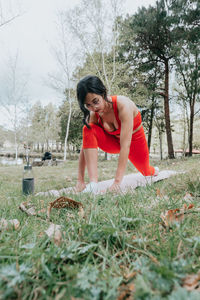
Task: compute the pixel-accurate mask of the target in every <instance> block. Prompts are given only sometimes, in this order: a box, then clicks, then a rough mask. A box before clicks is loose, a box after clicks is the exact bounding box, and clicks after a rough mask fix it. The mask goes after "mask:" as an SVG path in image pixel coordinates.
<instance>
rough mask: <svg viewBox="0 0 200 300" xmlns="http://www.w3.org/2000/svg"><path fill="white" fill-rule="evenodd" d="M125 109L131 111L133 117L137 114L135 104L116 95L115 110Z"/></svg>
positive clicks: (125, 97)
mask: <svg viewBox="0 0 200 300" xmlns="http://www.w3.org/2000/svg"><path fill="white" fill-rule="evenodd" d="M124 107H125V108H127V109H129V110H132V111H133V113H134V115H135V114H136V113H137V112H138V108H137V106H136V105H135V103H134V102H133V101H132V100H131V99H130V98H129V97H127V96H122V95H117V108H118V110H120V109H122V108H124Z"/></svg>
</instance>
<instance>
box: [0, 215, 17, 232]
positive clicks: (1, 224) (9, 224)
mask: <svg viewBox="0 0 200 300" xmlns="http://www.w3.org/2000/svg"><path fill="white" fill-rule="evenodd" d="M19 225H20V222H19V221H18V220H17V219H12V220H6V219H3V218H2V219H0V230H8V229H15V230H17V229H18V228H19Z"/></svg>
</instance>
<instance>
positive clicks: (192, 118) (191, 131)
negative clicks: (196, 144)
mask: <svg viewBox="0 0 200 300" xmlns="http://www.w3.org/2000/svg"><path fill="white" fill-rule="evenodd" d="M194 103H195V102H194V101H193V100H192V104H191V106H190V132H189V156H192V143H193V123H194Z"/></svg>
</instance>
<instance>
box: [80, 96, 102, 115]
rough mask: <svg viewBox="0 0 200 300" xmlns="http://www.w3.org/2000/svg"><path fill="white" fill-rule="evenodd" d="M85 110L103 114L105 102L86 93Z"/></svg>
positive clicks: (99, 97) (100, 97)
mask: <svg viewBox="0 0 200 300" xmlns="http://www.w3.org/2000/svg"><path fill="white" fill-rule="evenodd" d="M84 106H85V108H86V109H88V110H90V111H94V112H97V113H100V112H103V110H104V108H105V100H104V98H103V97H102V96H101V95H97V94H93V93H88V94H87V96H86V97H85V104H84Z"/></svg>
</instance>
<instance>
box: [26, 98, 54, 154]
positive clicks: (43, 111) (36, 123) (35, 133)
mask: <svg viewBox="0 0 200 300" xmlns="http://www.w3.org/2000/svg"><path fill="white" fill-rule="evenodd" d="M29 119H30V121H31V136H32V141H33V143H36V144H37V150H39V149H40V145H42V147H41V152H42V153H43V152H44V150H47V151H49V150H50V141H51V142H52V141H57V140H58V132H59V118H58V116H57V111H56V108H55V106H53V105H52V104H51V103H49V104H48V105H46V106H44V107H42V105H41V103H40V102H37V103H36V104H35V105H33V107H32V109H31V111H30V118H29ZM51 150H52V149H51Z"/></svg>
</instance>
